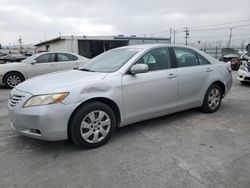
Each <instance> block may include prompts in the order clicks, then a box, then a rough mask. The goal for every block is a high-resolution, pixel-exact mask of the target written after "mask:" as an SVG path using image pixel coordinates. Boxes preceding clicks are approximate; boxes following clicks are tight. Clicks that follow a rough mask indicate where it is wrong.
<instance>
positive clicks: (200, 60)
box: [196, 53, 210, 65]
mask: <svg viewBox="0 0 250 188" xmlns="http://www.w3.org/2000/svg"><path fill="white" fill-rule="evenodd" d="M196 54H197V56H198V59H199V63H200V65H209V64H210V63H209V61H208V60H206V59H205V58H204V57H203V56H202V55H200V54H198V53H196Z"/></svg>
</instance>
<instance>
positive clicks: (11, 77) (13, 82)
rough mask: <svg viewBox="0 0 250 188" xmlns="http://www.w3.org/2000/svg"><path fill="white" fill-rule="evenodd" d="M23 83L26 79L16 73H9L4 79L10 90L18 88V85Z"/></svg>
mask: <svg viewBox="0 0 250 188" xmlns="http://www.w3.org/2000/svg"><path fill="white" fill-rule="evenodd" d="M23 81H24V78H23V77H22V75H21V74H19V73H14V72H13V73H8V74H7V75H6V76H5V77H4V84H5V85H6V87H8V88H14V87H15V86H17V85H18V84H20V83H21V82H23Z"/></svg>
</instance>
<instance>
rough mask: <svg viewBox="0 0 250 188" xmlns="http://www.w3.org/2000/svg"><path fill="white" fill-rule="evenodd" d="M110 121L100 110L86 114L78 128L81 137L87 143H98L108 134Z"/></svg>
mask: <svg viewBox="0 0 250 188" xmlns="http://www.w3.org/2000/svg"><path fill="white" fill-rule="evenodd" d="M110 128H111V120H110V117H109V116H108V114H107V113H105V112H104V111H101V110H96V111H92V112H90V113H89V114H87V115H86V116H85V117H84V119H83V121H82V123H81V126H80V129H81V136H82V138H83V139H84V140H85V141H86V142H88V143H98V142H100V141H102V140H103V139H104V138H105V137H106V136H107V135H108V133H109V131H110Z"/></svg>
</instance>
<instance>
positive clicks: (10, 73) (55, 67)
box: [0, 52, 89, 88]
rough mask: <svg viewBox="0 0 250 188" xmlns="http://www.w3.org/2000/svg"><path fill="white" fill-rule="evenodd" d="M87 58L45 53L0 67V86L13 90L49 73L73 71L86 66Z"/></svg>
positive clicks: (75, 55) (61, 53)
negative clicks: (29, 80)
mask: <svg viewBox="0 0 250 188" xmlns="http://www.w3.org/2000/svg"><path fill="white" fill-rule="evenodd" d="M88 61H89V59H88V58H85V57H82V56H80V55H77V54H73V53H65V52H45V53H39V54H35V55H33V56H30V57H28V58H26V59H25V60H23V61H21V62H16V63H6V64H3V65H0V84H2V83H4V84H5V85H6V86H7V87H9V88H14V87H15V86H17V85H18V84H20V83H21V82H23V81H24V80H27V79H29V78H31V77H34V76H38V75H41V74H46V73H50V72H55V71H60V70H66V69H73V68H77V67H79V66H82V65H84V64H86V63H87V62H88Z"/></svg>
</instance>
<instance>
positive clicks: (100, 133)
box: [69, 102, 116, 148]
mask: <svg viewBox="0 0 250 188" xmlns="http://www.w3.org/2000/svg"><path fill="white" fill-rule="evenodd" d="M98 118H99V119H98ZM115 127H116V117H115V114H114V112H113V110H112V109H111V108H110V107H109V106H108V105H106V104H104V103H101V102H89V103H87V104H85V105H83V106H82V107H80V108H79V109H77V110H76V112H75V113H74V114H73V116H72V118H71V120H70V123H69V138H70V139H71V140H72V141H73V143H74V144H76V145H77V146H79V147H80V148H96V147H99V146H101V145H103V144H105V143H106V142H107V141H108V140H109V139H110V137H111V135H112V134H113V133H114V131H115Z"/></svg>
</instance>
